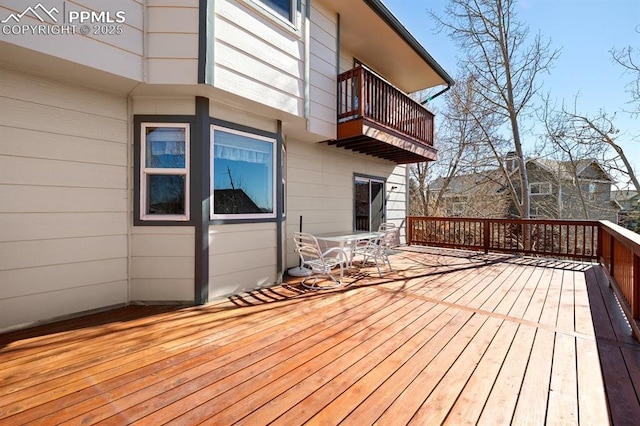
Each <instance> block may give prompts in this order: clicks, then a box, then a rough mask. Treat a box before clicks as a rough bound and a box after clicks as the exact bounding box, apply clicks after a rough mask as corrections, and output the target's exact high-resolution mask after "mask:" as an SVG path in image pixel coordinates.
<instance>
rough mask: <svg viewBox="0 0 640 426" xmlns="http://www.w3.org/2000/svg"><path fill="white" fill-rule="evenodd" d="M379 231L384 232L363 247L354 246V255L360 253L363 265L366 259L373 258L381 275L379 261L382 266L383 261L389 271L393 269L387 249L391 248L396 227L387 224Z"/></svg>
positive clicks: (396, 230) (394, 238)
mask: <svg viewBox="0 0 640 426" xmlns="http://www.w3.org/2000/svg"><path fill="white" fill-rule="evenodd" d="M381 228H382V225H381ZM380 232H384V235H383V236H381V237H380V238H376V239H375V240H371V241H368V242H367V244H366V245H364V246H363V247H358V248H356V250H355V253H354V255H355V256H357V255H362V257H363V258H362V263H363V265H364V264H366V263H367V261H369V260H373V262H374V263H375V265H376V268H377V269H378V275H379V276H380V277H382V271H380V262H382V266H384V264H385V263H386V264H387V265H388V266H389V272H391V271H393V268H392V267H391V261H390V260H389V253H388V251H389V250H391V247H393V246H394V244H395V240H396V234H397V232H398V229H397V228H396V227H395V226H389V227H385V229H384V230H383V229H380Z"/></svg>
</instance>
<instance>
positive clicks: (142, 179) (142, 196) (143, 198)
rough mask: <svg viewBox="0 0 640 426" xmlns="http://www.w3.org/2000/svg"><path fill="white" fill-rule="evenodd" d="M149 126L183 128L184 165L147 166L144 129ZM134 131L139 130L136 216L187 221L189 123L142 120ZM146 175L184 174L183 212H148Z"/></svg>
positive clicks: (156, 219) (188, 198) (189, 173)
mask: <svg viewBox="0 0 640 426" xmlns="http://www.w3.org/2000/svg"><path fill="white" fill-rule="evenodd" d="M149 127H164V128H183V129H185V140H184V143H185V153H184V155H185V166H184V167H183V168H157V167H147V166H146V159H147V135H146V129H147V128H149ZM136 131H137V132H139V133H138V135H139V138H140V139H139V141H140V143H139V146H138V147H137V152H138V155H139V158H138V161H137V164H138V167H139V174H138V178H139V186H138V194H137V196H138V200H137V202H138V207H139V212H138V214H137V215H136V218H137V219H139V220H140V221H141V222H145V223H153V222H183V223H186V222H189V221H190V220H191V197H190V192H191V126H190V123H185V122H164V121H151V120H144V121H141V122H140V123H139V125H138V126H136ZM148 176H184V180H185V187H184V204H185V206H184V214H158V215H155V214H148V213H147V207H148V204H147V203H148V198H147V181H148V180H147V177H148Z"/></svg>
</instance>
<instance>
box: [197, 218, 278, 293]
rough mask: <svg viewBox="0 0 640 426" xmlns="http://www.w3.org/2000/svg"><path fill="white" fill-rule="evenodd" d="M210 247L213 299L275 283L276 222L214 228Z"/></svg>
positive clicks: (210, 276)
mask: <svg viewBox="0 0 640 426" xmlns="http://www.w3.org/2000/svg"><path fill="white" fill-rule="evenodd" d="M209 244H210V248H209V297H210V298H214V297H218V296H221V295H226V294H231V293H237V292H240V291H243V290H249V289H253V288H256V287H260V286H264V285H270V284H273V283H274V282H275V280H276V276H275V275H276V259H277V255H276V225H275V224H274V223H254V224H246V225H244V224H242V225H240V224H238V225H215V226H211V227H209Z"/></svg>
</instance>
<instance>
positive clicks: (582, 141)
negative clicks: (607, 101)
mask: <svg viewBox="0 0 640 426" xmlns="http://www.w3.org/2000/svg"><path fill="white" fill-rule="evenodd" d="M576 103H577V97H576V102H575V103H574V105H573V107H571V108H569V107H567V106H566V105H565V104H562V106H561V107H560V108H559V109H557V110H555V111H554V108H552V107H550V106H549V105H550V102H549V99H548V98H547V99H546V101H545V104H546V106H545V112H544V113H543V122H544V123H545V126H546V133H547V137H548V138H549V140H551V141H552V142H554V143H555V144H556V146H558V147H561V148H562V149H563V150H564V151H565V152H567V154H569V151H571V154H572V155H573V158H578V159H579V158H581V157H582V158H586V157H587V156H588V157H591V158H596V159H597V160H598V161H599V162H600V163H601V164H602V165H603V166H604V167H606V168H607V169H608V172H609V173H610V174H611V175H614V176H617V178H618V179H624V180H625V181H626V182H625V183H626V184H630V185H632V186H633V187H634V188H635V190H636V191H638V192H640V181H639V180H638V176H637V175H636V173H635V169H634V166H633V164H632V163H631V161H630V159H629V158H628V157H627V155H626V154H625V152H624V149H623V147H622V146H621V145H620V143H619V142H618V138H620V137H621V136H622V133H621V132H620V130H619V129H617V128H616V126H615V114H613V115H609V114H607V113H606V112H604V111H599V112H598V113H597V114H593V115H589V114H583V113H581V112H578V109H577V106H576Z"/></svg>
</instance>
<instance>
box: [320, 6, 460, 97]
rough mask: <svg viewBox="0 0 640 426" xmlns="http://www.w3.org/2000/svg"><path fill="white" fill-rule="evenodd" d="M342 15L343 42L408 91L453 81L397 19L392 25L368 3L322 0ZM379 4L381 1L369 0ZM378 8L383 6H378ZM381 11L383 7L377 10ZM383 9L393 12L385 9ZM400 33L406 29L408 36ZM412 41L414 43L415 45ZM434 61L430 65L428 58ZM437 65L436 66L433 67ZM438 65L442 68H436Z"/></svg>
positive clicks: (341, 43) (400, 87)
mask: <svg viewBox="0 0 640 426" xmlns="http://www.w3.org/2000/svg"><path fill="white" fill-rule="evenodd" d="M321 2H322V3H323V4H326V5H327V6H328V7H329V8H331V9H332V10H334V11H336V12H337V13H338V14H339V15H340V45H341V48H343V49H346V50H348V51H349V52H350V53H352V54H353V55H354V56H355V57H356V58H357V59H359V60H360V61H362V62H363V63H365V64H366V65H368V66H369V67H371V68H373V69H374V70H375V71H376V72H377V73H379V74H381V75H382V76H383V77H384V78H386V79H387V80H389V82H391V83H392V84H393V85H395V86H396V87H398V88H399V89H400V90H402V91H403V92H405V93H411V92H415V91H418V90H421V89H425V88H429V87H434V86H438V85H446V84H450V83H453V80H452V79H451V77H450V76H448V75H447V74H446V72H445V71H444V70H443V69H442V68H440V65H438V64H437V63H436V61H435V60H433V58H426V57H425V55H426V56H429V54H428V53H427V52H426V49H424V47H422V46H419V48H420V49H422V52H418V49H417V48H416V46H415V45H416V44H417V45H419V43H418V42H417V41H416V40H415V38H414V37H413V36H411V35H410V34H409V31H408V30H407V29H406V28H405V27H403V26H402V24H401V23H399V21H397V19H395V18H392V19H395V20H396V21H397V22H396V23H395V25H396V26H397V27H399V28H393V27H392V25H390V23H389V22H387V21H385V19H383V18H382V17H381V16H380V14H378V13H377V12H376V11H375V10H374V9H373V8H372V7H371V6H369V4H367V2H365V1H359V0H348V1H347V0H321ZM370 3H375V4H379V3H380V2H379V1H377V2H376V1H370ZM376 7H378V8H381V7H382V8H384V6H381V5H378V6H376ZM378 12H380V10H378ZM384 12H385V13H387V14H388V15H391V12H389V11H388V10H387V9H386V8H384ZM399 32H405V36H406V37H405V36H403V35H401V34H400V33H399ZM412 44H413V46H412ZM429 59H430V60H431V61H432V62H433V64H429V63H428V60H429ZM434 65H435V66H434ZM436 68H440V70H437V69H436Z"/></svg>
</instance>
